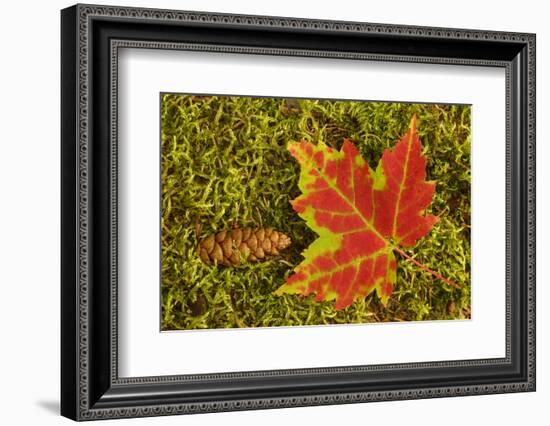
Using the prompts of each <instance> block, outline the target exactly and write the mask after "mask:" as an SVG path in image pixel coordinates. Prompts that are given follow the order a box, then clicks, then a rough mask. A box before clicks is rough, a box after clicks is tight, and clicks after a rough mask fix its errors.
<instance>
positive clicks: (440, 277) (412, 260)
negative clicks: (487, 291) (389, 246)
mask: <svg viewBox="0 0 550 426" xmlns="http://www.w3.org/2000/svg"><path fill="white" fill-rule="evenodd" d="M393 249H394V250H395V251H396V252H397V253H399V254H400V255H401V256H403V257H404V258H406V259H407V260H410V261H411V262H412V263H414V264H415V265H416V266H418V267H419V268H421V269H423V270H424V271H426V272H429V273H430V274H432V275H433V276H434V277H437V278H439V279H440V280H441V281H443V282H444V283H446V284H449V285H450V286H451V287H454V288H460V286H459V285H458V284H457V283H455V282H453V281H451V280H449V279H447V278H445V277H444V276H442V275H441V274H438V273H437V272H435V271H432V270H431V269H430V268H428V267H427V266H424V265H423V264H422V263H420V262H418V261H417V260H416V259H414V258H413V257H411V256H409V255H408V254H407V253H405V252H404V251H403V250H401V249H400V248H399V247H395V246H394V247H393Z"/></svg>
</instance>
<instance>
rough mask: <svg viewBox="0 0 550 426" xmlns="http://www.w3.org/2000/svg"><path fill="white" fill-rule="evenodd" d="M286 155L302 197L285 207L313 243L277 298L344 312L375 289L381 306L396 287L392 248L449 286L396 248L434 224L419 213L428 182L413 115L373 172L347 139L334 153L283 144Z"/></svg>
mask: <svg viewBox="0 0 550 426" xmlns="http://www.w3.org/2000/svg"><path fill="white" fill-rule="evenodd" d="M288 150H289V151H290V153H291V154H292V156H294V157H295V158H296V160H298V162H299V163H300V165H301V173H300V179H299V182H298V186H299V188H300V190H301V191H302V195H300V196H299V197H298V198H296V199H294V200H293V201H292V202H291V204H292V206H293V208H294V210H295V211H296V212H297V213H298V214H299V215H300V217H301V218H302V219H304V220H305V221H306V223H307V225H308V226H309V227H310V228H311V229H312V230H314V231H315V232H316V233H317V234H318V236H319V238H317V239H316V240H315V241H314V242H313V243H312V244H311V245H310V246H309V247H308V248H307V249H306V250H305V251H304V252H303V253H302V255H303V257H304V260H303V262H302V263H301V264H299V265H298V266H297V267H296V268H295V269H294V274H293V275H291V276H290V277H289V278H288V279H287V280H286V282H285V283H284V284H283V285H282V286H281V287H279V288H278V289H277V290H276V291H275V294H276V295H281V294H284V293H289V294H301V295H304V296H307V295H309V294H315V300H316V301H322V300H335V301H336V303H335V307H336V309H343V308H345V307H347V306H349V305H351V304H352V303H353V301H354V300H355V299H358V298H365V297H366V296H367V295H368V294H370V293H371V292H372V291H374V290H376V292H377V294H378V296H379V297H380V299H381V301H382V303H384V304H386V303H387V301H388V298H389V296H390V295H391V293H392V291H393V286H394V284H395V282H396V276H397V262H396V258H395V255H394V252H395V251H397V252H398V253H400V254H401V255H403V256H404V257H406V258H407V259H408V260H410V261H412V262H414V263H415V264H416V265H418V266H420V267H421V268H422V269H424V270H427V271H428V272H430V273H433V274H434V275H436V276H437V277H439V278H441V279H443V280H444V281H445V282H448V283H449V284H454V283H452V282H450V281H448V280H445V279H444V278H443V277H441V276H440V275H439V274H437V273H435V272H434V271H431V270H429V269H428V268H426V267H425V266H424V265H421V264H420V263H418V262H417V261H416V260H414V259H412V258H411V257H410V256H409V255H407V254H406V253H405V252H404V251H403V250H401V249H400V248H399V246H402V247H412V246H414V245H415V244H416V242H417V240H418V239H420V238H421V237H423V236H425V235H426V234H427V233H428V232H429V231H430V230H431V229H432V227H433V225H434V224H435V223H437V221H438V218H437V217H436V216H433V215H426V214H425V209H426V208H427V207H428V206H429V205H430V203H431V201H432V197H433V194H434V191H435V182H428V181H426V158H425V157H424V155H423V154H422V147H421V144H420V139H419V137H418V135H417V133H416V117H415V116H413V118H412V120H411V124H410V127H409V129H408V131H407V133H406V134H405V135H404V136H403V137H402V138H401V140H400V141H399V142H398V143H397V144H396V145H395V146H394V148H393V149H392V150H385V151H384V153H383V154H382V158H381V160H380V162H379V164H378V167H377V168H376V171H373V170H372V169H371V168H370V167H369V165H368V164H367V163H366V162H365V160H364V159H363V158H362V157H361V154H360V153H359V151H358V149H357V148H356V147H355V145H354V144H353V143H352V142H351V141H350V140H348V139H345V140H344V143H343V145H342V148H341V150H340V151H337V150H335V149H332V148H330V147H328V146H327V145H325V144H324V143H322V142H319V143H318V144H317V145H313V144H312V143H310V142H307V141H301V142H298V143H290V144H289V145H288Z"/></svg>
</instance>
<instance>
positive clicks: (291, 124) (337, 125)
mask: <svg viewBox="0 0 550 426" xmlns="http://www.w3.org/2000/svg"><path fill="white" fill-rule="evenodd" d="M413 113H415V114H416V116H417V123H418V133H419V135H420V137H421V141H422V145H423V148H424V152H425V153H426V156H427V158H428V163H427V175H428V177H427V178H428V179H429V180H436V181H437V187H436V193H435V195H434V200H433V202H432V204H431V206H430V209H429V212H431V213H432V214H435V215H437V216H439V218H440V221H439V223H437V224H436V225H435V227H434V228H433V229H432V231H431V232H430V233H429V234H428V235H427V236H426V237H424V238H422V239H421V240H419V242H418V244H417V245H416V247H414V248H412V249H410V250H408V251H407V252H408V253H409V254H410V255H413V256H414V257H415V259H416V260H418V261H419V262H421V263H423V264H424V265H426V266H427V267H429V268H430V269H432V270H434V271H437V272H439V273H440V274H442V275H443V276H444V277H446V278H448V279H450V280H452V281H454V282H455V283H458V284H459V288H453V287H450V286H448V285H445V284H444V283H443V282H441V281H440V280H438V279H437V278H434V277H433V276H432V275H430V274H429V273H426V272H424V271H422V270H421V269H420V268H418V267H417V266H415V265H414V264H412V263H411V262H408V261H406V259H403V258H401V257H400V256H399V255H396V257H397V259H398V268H397V283H396V285H395V289H394V292H393V294H392V296H391V297H390V299H389V302H388V304H387V306H385V307H384V306H383V305H382V304H381V303H380V301H379V299H378V297H377V296H376V294H371V295H369V296H368V297H367V298H366V299H364V300H357V301H355V302H354V303H353V305H351V306H350V307H348V308H346V309H343V310H341V311H337V310H335V308H334V302H330V301H329V302H320V303H319V302H315V301H314V300H313V296H310V297H307V298H306V297H302V296H299V295H284V296H274V295H273V294H272V292H273V291H274V290H275V289H277V288H278V287H279V286H281V285H282V284H283V283H284V281H285V279H286V277H288V276H289V275H290V274H291V273H292V270H293V269H294V267H295V266H297V265H298V264H299V263H300V262H301V260H302V257H301V255H300V253H301V252H302V251H303V250H304V249H305V248H306V247H307V246H308V245H309V244H310V243H311V242H312V241H313V240H314V239H315V238H316V235H315V233H314V232H313V231H311V230H310V229H309V228H308V227H307V226H306V225H305V222H304V221H303V220H302V219H300V217H299V216H298V215H297V214H296V213H295V212H294V211H293V210H292V207H291V205H290V203H289V201H290V200H291V199H293V198H295V197H296V196H298V195H299V190H298V187H297V180H298V176H299V166H298V164H297V162H296V161H295V160H294V159H293V158H292V157H291V156H290V154H289V153H288V151H287V150H286V146H287V143H288V142H289V141H298V140H301V139H306V140H309V141H312V142H314V143H315V142H317V141H324V142H325V143H327V144H328V145H330V146H333V147H335V148H338V149H339V148H340V145H341V144H342V142H343V139H344V138H349V139H351V140H352V141H353V142H354V143H355V144H356V145H357V146H358V148H359V149H360V150H361V153H362V155H363V157H364V158H365V160H366V161H368V162H369V164H370V166H371V167H373V168H374V167H376V164H377V163H378V160H379V158H380V156H381V154H382V151H383V150H384V149H385V148H391V147H393V146H394V144H395V143H396V142H397V140H398V139H399V137H400V136H402V135H403V134H404V133H405V132H406V130H407V128H408V126H409V123H410V119H411V117H412V115H413ZM161 116H162V117H161V119H162V128H161V133H162V135H161V143H162V147H161V150H162V160H161V169H162V172H161V186H162V200H161V203H162V220H161V227H162V229H161V252H162V254H161V264H162V266H161V277H162V278H161V287H162V288H161V291H162V316H161V329H162V330H183V329H206V328H228V327H270V326H295V325H317V324H347V323H365V322H383V321H421V320H451V319H467V318H470V315H471V312H470V306H471V304H470V183H471V173H470V107H469V106H467V105H437V104H408V103H383V102H351V101H325V100H304V99H277V98H254V97H224V96H192V95H180V94H163V95H162V98H161ZM235 225H238V226H243V227H244V226H251V227H258V226H270V227H273V228H275V229H277V230H279V231H282V232H284V233H286V234H287V235H289V236H290V237H291V239H292V241H293V244H292V245H291V247H289V248H288V249H287V250H285V251H284V252H283V253H282V254H281V256H279V257H276V258H272V259H270V260H268V261H265V262H261V263H250V264H246V265H244V266H241V267H238V268H228V267H215V266H211V265H206V264H204V263H203V262H202V261H201V259H200V258H199V256H198V254H197V244H198V242H199V241H200V240H201V239H202V238H205V237H206V236H208V235H209V234H211V233H213V232H216V231H219V230H222V229H228V228H231V227H233V226H235Z"/></svg>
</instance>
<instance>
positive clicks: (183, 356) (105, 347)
mask: <svg viewBox="0 0 550 426" xmlns="http://www.w3.org/2000/svg"><path fill="white" fill-rule="evenodd" d="M61 36H62V37H61V50H62V75H61V79H62V93H61V98H62V123H61V127H62V141H61V142H62V143H61V145H62V152H61V156H62V184H61V190H62V218H61V220H62V283H61V308H62V311H61V320H62V329H61V334H62V351H61V352H62V359H61V366H62V368H61V370H62V375H61V384H62V387H61V413H62V415H64V416H66V417H69V418H71V419H74V420H92V419H105V418H122V417H141V416H158V415H169V414H188V413H206V412H214V411H229V410H247V409H263V408H276V407H293V406H306V405H321V404H344V403H357V402H371V401H382V400H400V399H416V398H434V397H450V396H464V395H478V394H490V393H504V392H523V391H534V390H535V35H534V34H520V33H505V32H495V31H479V30H463V29H448V28H427V27H413V26H401V25H387V24H369V23H359V22H336V21H319V20H306V19H294V18H281V17H268V16H242V15H227V14H215V13H203V12H186V11H170V10H156V9H138V8H128V7H106V6H91V5H75V6H73V7H70V8H67V9H64V10H63V11H62V12H61Z"/></svg>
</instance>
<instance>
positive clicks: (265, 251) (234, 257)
mask: <svg viewBox="0 0 550 426" xmlns="http://www.w3.org/2000/svg"><path fill="white" fill-rule="evenodd" d="M290 243H291V241H290V238H289V237H288V236H287V235H285V234H283V233H282V232H279V231H275V230H274V229H272V228H234V229H231V230H229V231H227V230H225V231H220V232H218V233H216V234H212V235H209V236H208V237H207V238H205V239H204V240H202V241H201V242H200V243H199V247H198V251H199V256H200V258H201V259H202V261H203V262H204V263H206V264H211V263H213V264H218V265H225V266H238V265H240V264H241V263H244V262H258V261H261V260H264V259H265V258H266V257H269V256H276V255H278V254H279V250H283V249H285V248H286V247H288V246H289V245H290Z"/></svg>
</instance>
